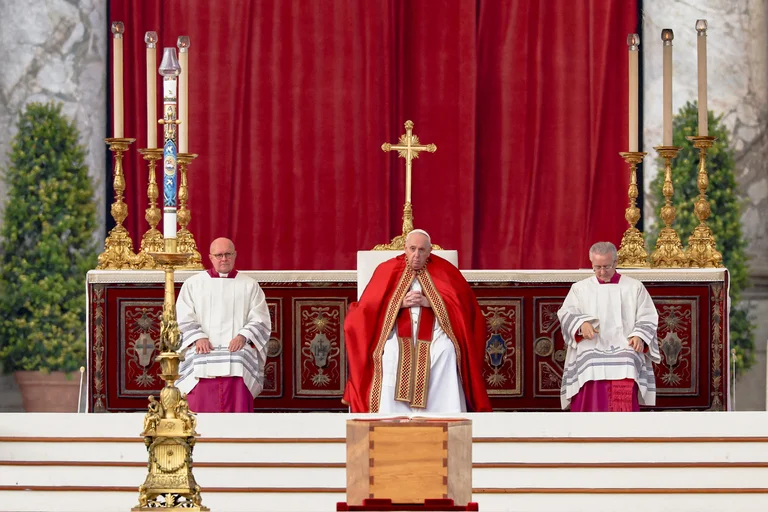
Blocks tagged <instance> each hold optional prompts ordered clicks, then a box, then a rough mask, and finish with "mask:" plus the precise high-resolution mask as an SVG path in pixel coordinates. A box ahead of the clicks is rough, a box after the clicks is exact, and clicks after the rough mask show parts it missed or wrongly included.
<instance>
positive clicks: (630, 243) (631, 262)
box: [618, 151, 648, 268]
mask: <svg viewBox="0 0 768 512" xmlns="http://www.w3.org/2000/svg"><path fill="white" fill-rule="evenodd" d="M619 154H620V155H621V157H622V158H623V159H624V161H625V162H627V163H628V164H629V191H628V192H627V195H628V196H629V207H628V208H627V209H626V210H625V211H624V218H625V219H627V222H628V223H629V228H628V229H627V230H626V231H625V232H624V236H623V237H621V246H620V247H619V253H618V256H619V261H618V266H619V267H621V268H628V267H647V266H648V251H646V250H645V239H644V238H643V234H642V233H641V232H640V230H639V229H637V228H636V227H635V224H637V221H639V220H640V208H638V207H637V196H638V190H637V165H638V164H639V163H642V161H643V157H644V156H645V153H642V152H639V151H629V152H625V153H619Z"/></svg>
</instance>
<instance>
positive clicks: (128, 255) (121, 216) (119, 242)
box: [96, 137, 136, 270]
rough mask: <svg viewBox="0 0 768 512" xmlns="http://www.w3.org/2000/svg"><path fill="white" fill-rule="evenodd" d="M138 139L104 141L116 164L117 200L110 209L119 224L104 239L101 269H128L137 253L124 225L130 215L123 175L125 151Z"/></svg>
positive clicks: (121, 138) (130, 267)
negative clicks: (124, 197)
mask: <svg viewBox="0 0 768 512" xmlns="http://www.w3.org/2000/svg"><path fill="white" fill-rule="evenodd" d="M135 140H136V139H127V138H123V137H120V138H108V139H104V142H106V143H107V144H109V150H110V151H112V153H113V154H114V155H113V158H114V160H115V165H114V168H113V170H112V175H113V179H112V188H113V189H114V191H115V202H114V203H112V207H111V208H110V211H111V213H112V218H114V219H115V223H116V224H117V225H116V226H115V227H114V228H112V229H111V230H110V231H109V235H107V239H106V240H105V241H104V252H103V253H101V254H99V263H98V265H97V267H96V268H97V269H99V270H126V269H132V268H133V263H134V259H135V258H136V255H135V254H134V253H133V240H131V236H130V234H128V230H127V229H126V228H125V226H123V221H125V219H126V218H127V217H128V205H126V204H125V202H124V201H123V192H125V176H124V175H123V153H125V152H126V151H127V150H128V146H130V145H131V144H132V143H133V142H134V141H135Z"/></svg>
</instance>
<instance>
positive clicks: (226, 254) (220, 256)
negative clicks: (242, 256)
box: [211, 252, 235, 260]
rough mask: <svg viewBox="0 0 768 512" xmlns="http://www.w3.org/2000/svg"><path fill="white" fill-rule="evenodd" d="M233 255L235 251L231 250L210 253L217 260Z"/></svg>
mask: <svg viewBox="0 0 768 512" xmlns="http://www.w3.org/2000/svg"><path fill="white" fill-rule="evenodd" d="M234 255H235V253H233V252H222V253H219V254H211V256H213V257H214V258H216V259H217V260H223V259H224V258H227V259H229V258H231V257H232V256H234Z"/></svg>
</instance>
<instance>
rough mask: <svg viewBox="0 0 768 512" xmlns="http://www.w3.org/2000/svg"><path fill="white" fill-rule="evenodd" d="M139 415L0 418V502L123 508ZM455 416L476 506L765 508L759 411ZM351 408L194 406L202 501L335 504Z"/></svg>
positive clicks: (767, 442)
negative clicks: (468, 423) (461, 422)
mask: <svg viewBox="0 0 768 512" xmlns="http://www.w3.org/2000/svg"><path fill="white" fill-rule="evenodd" d="M142 416H143V415H142V414H139V413H131V414H80V415H78V414H15V413H7V414H0V510H2V511H78V512H80V511H96V510H98V511H113V510H114V511H127V510H129V509H130V508H131V507H132V506H134V505H135V504H136V503H137V498H138V493H137V490H136V489H137V488H138V486H139V484H141V483H142V482H143V480H144V477H145V475H146V463H147V455H146V449H145V448H144V444H143V440H142V438H141V437H140V436H139V435H138V433H139V431H140V430H141V426H142ZM463 416H465V417H468V418H470V419H472V421H473V438H474V443H473V454H472V459H473V470H472V478H473V490H474V494H473V500H474V501H477V502H478V503H479V504H480V510H481V511H516V512H518V511H519V512H524V511H531V512H533V511H550V510H563V511H569V512H578V511H590V512H602V511H605V512H608V511H611V512H614V511H616V510H621V511H622V512H633V511H643V512H645V511H648V510H653V511H654V512H663V511H674V512H685V511H690V512H694V511H695V512H707V511H713V512H714V511H718V512H720V511H725V510H727V511H729V512H736V511H756V510H768V413H765V412H722V413H713V412H703V413H697V412H646V413H638V414H627V413H623V414H621V413H618V414H617V413H613V414H608V413H606V414H597V413H593V414H570V413H486V414H466V415H463ZM353 417H364V416H361V415H349V414H341V413H337V414H333V413H297V414H242V415H224V414H201V415H199V421H198V431H199V432H200V433H201V434H202V436H201V438H200V439H199V442H198V444H197V446H196V448H195V452H194V461H195V470H194V473H195V477H196V478H197V480H198V483H199V484H200V485H201V487H202V495H203V503H204V504H205V505H207V506H209V507H210V508H211V509H212V510H213V511H218V512H222V511H232V512H236V511H250V512H253V511H267V510H268V511H292V512H293V511H333V510H335V509H336V502H338V501H345V483H346V478H345V467H344V466H345V439H344V436H345V431H346V420H348V419H350V418H353ZM452 417H457V415H454V416H452Z"/></svg>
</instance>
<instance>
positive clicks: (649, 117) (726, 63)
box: [641, 0, 768, 409]
mask: <svg viewBox="0 0 768 512" xmlns="http://www.w3.org/2000/svg"><path fill="white" fill-rule="evenodd" d="M697 19H706V20H707V22H708V25H709V28H708V31H707V57H708V58H707V67H708V93H707V94H708V104H709V105H708V106H709V109H710V110H712V111H714V112H715V114H717V115H722V116H723V121H724V122H725V124H726V126H727V127H728V129H729V130H730V131H731V142H732V144H733V147H734V149H735V152H736V168H737V181H738V185H739V192H740V194H741V196H742V197H743V198H744V210H743V213H742V221H743V229H744V234H745V235H746V238H747V240H748V249H747V251H748V254H749V256H750V262H749V265H750V278H751V287H750V289H749V290H748V291H747V292H746V293H745V294H744V298H745V299H747V300H748V301H749V302H750V304H751V306H752V308H753V314H754V319H755V321H756V322H757V324H758V329H757V333H756V338H755V343H756V345H757V348H758V354H757V355H758V363H757V364H756V365H755V367H754V368H753V370H751V371H750V372H749V373H748V374H747V375H745V376H744V378H742V379H740V380H739V382H738V383H737V384H736V394H737V397H736V407H737V408H738V409H764V408H765V405H766V391H765V387H766V381H765V375H766V340H768V135H767V134H766V121H767V120H768V2H766V0H695V1H694V0H690V1H684V0H678V1H670V0H643V39H644V41H643V42H642V45H641V51H642V59H643V71H644V83H643V95H644V102H643V121H644V130H643V140H644V148H645V151H647V152H649V154H650V155H649V156H655V152H654V151H653V149H652V148H653V146H657V145H659V144H661V136H662V45H661V30H662V29H663V28H671V29H673V30H674V32H675V40H674V50H673V52H674V53H673V68H674V75H673V100H672V103H673V104H672V108H673V111H674V112H677V111H678V110H679V109H680V108H681V107H682V106H683V105H684V104H685V103H686V102H687V101H689V100H695V99H696V97H697V69H696V67H697V64H696V37H697V36H696V30H695V28H694V27H695V24H696V20H697ZM656 171H657V170H656V169H655V168H653V166H651V165H646V169H645V175H644V181H645V190H646V191H648V188H649V184H650V182H651V180H652V179H653V178H654V176H655V174H656ZM646 197H647V195H646ZM645 206H646V208H645V211H646V225H650V222H649V221H650V219H651V217H652V216H653V214H654V212H653V211H651V208H650V205H649V204H648V202H647V200H646V205H645Z"/></svg>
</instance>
